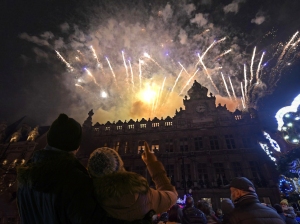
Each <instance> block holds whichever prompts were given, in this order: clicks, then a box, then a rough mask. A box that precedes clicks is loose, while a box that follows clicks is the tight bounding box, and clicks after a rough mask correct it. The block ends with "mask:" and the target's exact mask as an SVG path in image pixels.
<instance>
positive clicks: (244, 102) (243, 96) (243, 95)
mask: <svg viewBox="0 0 300 224" xmlns="http://www.w3.org/2000/svg"><path fill="white" fill-rule="evenodd" d="M241 90H242V102H243V108H244V109H245V104H246V100H245V94H244V89H243V82H241Z"/></svg>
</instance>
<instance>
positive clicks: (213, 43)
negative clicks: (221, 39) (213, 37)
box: [195, 41, 216, 68]
mask: <svg viewBox="0 0 300 224" xmlns="http://www.w3.org/2000/svg"><path fill="white" fill-rule="evenodd" d="M215 43H216V41H214V42H212V44H211V45H209V46H208V48H207V49H206V50H205V51H204V53H203V55H202V56H201V57H200V54H199V53H198V57H199V61H198V62H197V63H196V65H195V68H197V65H199V63H200V62H201V60H202V58H204V56H205V55H206V53H207V52H208V51H209V50H210V49H211V48H212V47H213V46H214V45H215ZM200 59H201V60H200Z"/></svg>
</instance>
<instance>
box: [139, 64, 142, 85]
mask: <svg viewBox="0 0 300 224" xmlns="http://www.w3.org/2000/svg"><path fill="white" fill-rule="evenodd" d="M139 79H140V89H142V60H141V59H139Z"/></svg>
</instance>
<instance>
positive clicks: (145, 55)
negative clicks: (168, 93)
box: [144, 52, 165, 70]
mask: <svg viewBox="0 0 300 224" xmlns="http://www.w3.org/2000/svg"><path fill="white" fill-rule="evenodd" d="M144 57H146V58H149V59H150V60H151V61H152V62H154V64H156V65H157V66H158V67H159V68H161V69H163V70H165V69H164V68H163V67H162V66H161V65H160V64H158V62H157V61H155V60H154V59H153V58H152V57H151V56H150V55H149V54H148V53H146V52H145V53H144Z"/></svg>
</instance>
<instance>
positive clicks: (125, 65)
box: [122, 51, 129, 86]
mask: <svg viewBox="0 0 300 224" xmlns="http://www.w3.org/2000/svg"><path fill="white" fill-rule="evenodd" d="M122 58H123V62H124V67H125V70H126V83H127V86H128V77H129V75H128V68H127V64H126V61H125V56H124V51H122Z"/></svg>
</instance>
